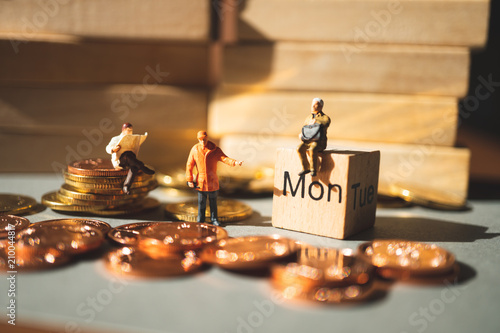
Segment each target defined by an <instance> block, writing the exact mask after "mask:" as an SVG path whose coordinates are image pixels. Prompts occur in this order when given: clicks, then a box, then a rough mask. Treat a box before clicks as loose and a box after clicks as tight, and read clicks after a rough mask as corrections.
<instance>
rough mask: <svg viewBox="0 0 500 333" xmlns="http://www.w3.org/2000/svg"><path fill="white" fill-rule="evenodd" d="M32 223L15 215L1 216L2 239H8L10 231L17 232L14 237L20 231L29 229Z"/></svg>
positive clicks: (0, 233)
mask: <svg viewBox="0 0 500 333" xmlns="http://www.w3.org/2000/svg"><path fill="white" fill-rule="evenodd" d="M29 225H30V221H29V220H28V219H26V218H24V217H20V216H15V215H0V238H7V237H8V236H9V231H15V233H14V235H15V234H17V233H18V232H19V231H20V230H22V229H25V228H27V227H28V226H29Z"/></svg>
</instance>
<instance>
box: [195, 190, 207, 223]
mask: <svg viewBox="0 0 500 333" xmlns="http://www.w3.org/2000/svg"><path fill="white" fill-rule="evenodd" d="M206 209H207V192H202V191H198V218H197V219H196V221H197V222H205V211H206Z"/></svg>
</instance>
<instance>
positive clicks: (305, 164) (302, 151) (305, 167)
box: [297, 142, 310, 176]
mask: <svg viewBox="0 0 500 333" xmlns="http://www.w3.org/2000/svg"><path fill="white" fill-rule="evenodd" d="M308 147H309V145H308V144H307V143H305V142H302V143H301V144H300V145H299V146H298V148H297V152H298V154H299V159H300V162H301V163H302V171H301V172H299V176H302V175H305V174H306V173H308V172H309V171H310V170H309V161H308V160H307V154H306V152H307V148H308Z"/></svg>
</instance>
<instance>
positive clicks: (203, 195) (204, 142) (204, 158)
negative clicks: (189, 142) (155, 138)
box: [186, 131, 243, 226]
mask: <svg viewBox="0 0 500 333" xmlns="http://www.w3.org/2000/svg"><path fill="white" fill-rule="evenodd" d="M197 138H198V143H197V144H195V145H194V146H193V148H191V151H190V153H189V157H188V160H187V164H186V180H187V184H188V186H189V187H191V188H195V189H196V190H198V218H197V221H198V222H205V210H206V208H207V198H208V199H209V200H210V220H211V221H212V224H213V225H215V226H219V225H220V223H219V221H218V220H217V219H218V215H217V193H218V191H219V178H217V162H219V161H220V162H223V163H225V164H227V165H230V166H236V165H239V166H241V164H242V163H243V162H242V161H236V160H234V159H232V158H229V157H227V156H226V155H225V154H224V153H223V152H222V150H221V149H220V148H219V147H217V146H216V145H215V144H214V143H213V142H212V141H208V135H207V132H205V131H199V132H198V135H197ZM195 165H196V169H197V170H198V179H197V181H196V182H194V178H193V168H194V166H195Z"/></svg>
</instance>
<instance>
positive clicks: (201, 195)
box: [197, 191, 219, 223]
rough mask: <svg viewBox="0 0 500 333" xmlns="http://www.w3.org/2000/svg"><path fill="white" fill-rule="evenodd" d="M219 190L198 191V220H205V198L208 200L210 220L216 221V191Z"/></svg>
mask: <svg viewBox="0 0 500 333" xmlns="http://www.w3.org/2000/svg"><path fill="white" fill-rule="evenodd" d="M218 192H219V191H198V219H197V221H198V222H205V211H206V210H207V199H208V200H209V201H210V221H212V223H213V222H214V221H217V219H218V216H217V193H218Z"/></svg>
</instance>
